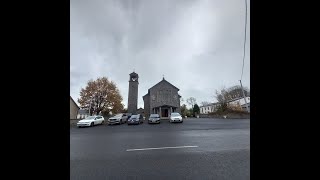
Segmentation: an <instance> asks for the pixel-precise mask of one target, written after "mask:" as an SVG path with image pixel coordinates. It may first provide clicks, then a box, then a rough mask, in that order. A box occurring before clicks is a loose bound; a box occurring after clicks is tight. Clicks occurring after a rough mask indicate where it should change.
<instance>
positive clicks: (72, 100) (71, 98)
mask: <svg viewBox="0 0 320 180" xmlns="http://www.w3.org/2000/svg"><path fill="white" fill-rule="evenodd" d="M70 99H71V100H72V101H73V103H74V104H75V105H76V106H77V108H78V109H80V107H79V106H78V104H77V103H76V102H75V101H74V100H73V99H72V97H71V96H70Z"/></svg>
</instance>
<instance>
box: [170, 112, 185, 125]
mask: <svg viewBox="0 0 320 180" xmlns="http://www.w3.org/2000/svg"><path fill="white" fill-rule="evenodd" d="M170 122H181V123H183V119H182V116H181V115H180V114H179V113H177V112H173V113H171V115H170Z"/></svg>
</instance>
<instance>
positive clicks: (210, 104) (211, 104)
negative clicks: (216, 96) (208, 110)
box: [199, 102, 219, 108]
mask: <svg viewBox="0 0 320 180" xmlns="http://www.w3.org/2000/svg"><path fill="white" fill-rule="evenodd" d="M216 104H219V103H218V102H216V103H209V104H207V105H205V106H200V107H199V108H202V107H208V106H213V105H216Z"/></svg>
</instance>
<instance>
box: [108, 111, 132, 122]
mask: <svg viewBox="0 0 320 180" xmlns="http://www.w3.org/2000/svg"><path fill="white" fill-rule="evenodd" d="M127 121H128V119H127V115H126V114H123V113H121V114H117V115H115V116H113V117H111V118H109V119H108V124H109V125H111V124H123V123H126V122H127Z"/></svg>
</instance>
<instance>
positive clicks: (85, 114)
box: [77, 109, 89, 119]
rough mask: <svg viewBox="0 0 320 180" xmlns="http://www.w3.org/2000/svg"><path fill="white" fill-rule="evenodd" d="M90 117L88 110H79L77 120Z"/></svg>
mask: <svg viewBox="0 0 320 180" xmlns="http://www.w3.org/2000/svg"><path fill="white" fill-rule="evenodd" d="M88 116H89V110H88V109H79V111H78V116H77V119H84V118H86V117H88Z"/></svg>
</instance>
